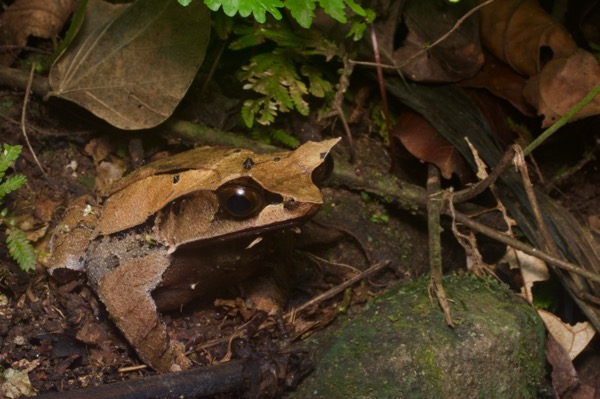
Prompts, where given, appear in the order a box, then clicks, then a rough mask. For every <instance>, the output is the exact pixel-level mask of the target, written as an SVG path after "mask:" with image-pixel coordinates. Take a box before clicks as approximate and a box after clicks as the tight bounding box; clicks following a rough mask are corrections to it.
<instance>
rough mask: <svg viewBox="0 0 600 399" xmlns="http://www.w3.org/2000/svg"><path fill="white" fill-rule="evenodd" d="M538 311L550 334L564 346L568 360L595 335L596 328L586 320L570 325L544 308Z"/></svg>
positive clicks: (582, 348) (579, 351) (577, 353)
mask: <svg viewBox="0 0 600 399" xmlns="http://www.w3.org/2000/svg"><path fill="white" fill-rule="evenodd" d="M538 313H539V315H540V317H541V318H542V320H543V321H544V324H545V325H546V328H547V329H548V331H549V332H550V334H552V336H553V337H554V339H555V340H556V341H557V342H558V343H559V344H560V345H561V346H562V347H563V348H565V350H566V351H567V354H568V355H569V359H570V360H573V359H575V358H576V357H577V355H579V354H580V353H581V351H582V350H584V349H585V347H586V346H587V345H588V344H589V343H590V341H591V340H592V338H594V335H596V330H595V329H594V327H593V326H592V325H591V324H590V323H589V322H587V321H585V322H582V323H577V324H575V325H570V324H567V323H565V322H563V321H562V320H561V319H560V318H559V317H558V316H556V315H555V314H552V313H550V312H547V311H545V310H542V309H538Z"/></svg>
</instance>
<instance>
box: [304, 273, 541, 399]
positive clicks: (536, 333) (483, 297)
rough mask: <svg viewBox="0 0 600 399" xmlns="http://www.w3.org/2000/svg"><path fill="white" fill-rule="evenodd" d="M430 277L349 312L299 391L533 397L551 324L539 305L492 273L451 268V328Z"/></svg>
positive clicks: (309, 394) (381, 396)
mask: <svg viewBox="0 0 600 399" xmlns="http://www.w3.org/2000/svg"><path fill="white" fill-rule="evenodd" d="M428 284H429V279H427V278H422V279H417V280H415V281H413V282H411V283H409V284H407V285H404V286H400V287H396V288H394V289H392V290H390V292H388V293H387V294H385V295H383V296H381V297H380V298H378V299H376V300H374V301H373V302H372V303H371V304H370V305H369V307H368V309H367V310H365V312H364V313H362V314H361V315H359V316H358V317H356V318H354V319H351V320H348V321H347V322H346V323H345V325H344V326H343V327H342V328H341V329H340V330H338V331H337V332H336V333H335V334H331V336H330V337H333V338H332V339H331V340H330V341H329V342H330V343H329V344H326V345H325V344H323V342H327V341H328V340H327V339H325V340H324V341H321V345H320V347H319V349H318V350H317V353H320V354H322V356H321V361H320V363H319V365H318V367H317V372H316V373H315V375H314V376H313V377H311V379H310V380H309V381H308V382H307V385H306V388H304V387H302V389H301V390H300V391H299V392H298V393H296V394H295V395H293V396H294V397H296V398H314V397H319V396H318V395H314V392H318V393H319V394H320V395H321V396H322V397H324V398H328V399H335V398H344V399H346V398H348V397H352V398H377V399H385V398H404V397H410V398H419V397H423V398H433V397H457V395H458V394H459V393H460V396H461V397H472V398H478V397H485V398H502V397H518V398H534V397H537V393H538V384H539V381H540V379H541V377H542V376H543V375H544V364H545V363H544V362H545V360H544V359H545V356H544V327H543V324H542V323H541V321H540V320H539V318H538V317H537V315H536V313H535V311H534V310H533V309H531V308H530V307H529V305H527V304H526V303H525V302H523V301H522V300H520V299H519V298H517V297H516V296H515V295H513V294H512V293H511V292H509V291H508V290H507V288H506V287H504V286H502V285H500V284H498V283H497V282H495V281H493V280H491V279H489V280H488V279H484V280H482V279H479V278H474V277H471V276H463V277H459V276H448V277H446V278H444V287H445V289H446V292H447V296H448V298H449V299H450V300H451V301H450V303H451V309H452V317H453V318H454V319H455V320H459V321H460V323H458V324H457V326H456V327H455V328H454V329H452V328H449V327H448V326H447V325H446V324H445V321H444V317H443V314H442V312H441V311H440V310H439V307H438V306H437V304H435V302H433V303H432V301H431V299H430V298H429V295H428V290H427V287H428Z"/></svg>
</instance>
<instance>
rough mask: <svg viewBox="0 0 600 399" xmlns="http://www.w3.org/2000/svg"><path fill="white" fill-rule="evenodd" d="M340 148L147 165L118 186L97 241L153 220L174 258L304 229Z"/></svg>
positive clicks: (214, 155)
mask: <svg viewBox="0 0 600 399" xmlns="http://www.w3.org/2000/svg"><path fill="white" fill-rule="evenodd" d="M338 141H339V139H331V140H326V141H322V142H319V143H315V142H308V143H306V144H304V145H302V146H301V147H299V148H298V149H296V150H295V151H287V152H280V153H275V154H256V153H253V152H251V151H248V150H240V149H233V150H232V149H223V148H208V147H203V148H198V149H195V150H191V151H188V152H185V153H182V154H180V155H177V156H175V157H170V158H166V159H165V160H162V161H158V162H155V163H153V164H149V165H147V166H146V167H144V168H141V169H139V170H138V171H136V172H135V173H133V174H132V175H130V176H128V177H127V178H125V179H124V180H123V181H121V182H119V183H118V184H117V186H116V188H115V190H114V192H113V193H112V195H110V196H109V198H108V199H107V200H106V201H105V204H104V209H103V212H102V215H101V217H100V220H99V223H98V229H97V233H98V234H101V235H107V234H112V233H116V232H119V231H124V230H126V229H128V228H131V227H134V226H137V225H140V224H143V223H146V222H147V221H148V220H151V219H152V218H151V217H152V216H154V219H153V220H154V233H155V235H156V237H157V239H158V240H159V241H161V242H163V243H164V244H166V245H168V246H169V247H170V249H171V250H175V249H176V248H177V246H179V245H182V244H192V243H197V244H204V243H205V242H209V241H211V240H226V239H229V238H233V237H240V236H250V235H251V236H254V235H258V234H260V233H262V232H264V231H270V230H274V229H278V228H284V227H290V226H295V225H298V224H300V223H302V222H303V221H305V220H307V219H308V218H309V217H311V216H312V215H314V214H315V213H316V212H317V210H318V209H319V207H320V205H321V204H322V202H323V199H322V196H321V191H320V189H319V187H318V184H319V183H320V182H321V181H322V180H323V177H324V175H326V174H327V169H330V164H329V160H328V154H329V152H330V150H331V148H332V147H333V146H334V145H335V144H336V143H337V142H338Z"/></svg>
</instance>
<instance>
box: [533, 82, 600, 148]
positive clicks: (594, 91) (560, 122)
mask: <svg viewBox="0 0 600 399" xmlns="http://www.w3.org/2000/svg"><path fill="white" fill-rule="evenodd" d="M598 93H600V85H598V86H596V87H594V88H593V89H592V91H590V92H589V93H588V94H587V95H586V96H585V97H583V99H582V100H581V101H580V102H578V103H577V104H575V106H574V107H573V108H571V109H570V110H569V112H567V113H566V114H565V115H564V116H563V117H562V118H560V119H559V120H557V121H556V122H554V124H553V125H552V126H550V127H549V128H548V129H546V130H545V131H544V132H543V133H542V134H541V135H540V136H539V137H538V138H537V139H535V140H533V142H532V143H531V144H529V145H528V146H527V148H525V149H524V150H523V154H524V155H529V153H531V151H533V150H535V149H536V148H537V147H538V146H539V145H540V144H542V143H543V142H544V141H545V140H546V139H547V138H548V137H550V136H551V135H553V134H554V133H555V132H556V131H557V130H558V129H560V128H561V127H563V126H564V125H566V124H567V122H569V120H570V119H571V118H572V117H573V116H574V115H575V114H576V113H578V112H579V111H581V109H582V108H583V107H585V106H586V105H587V104H588V103H589V102H590V101H592V100H593V99H594V97H596V95H598Z"/></svg>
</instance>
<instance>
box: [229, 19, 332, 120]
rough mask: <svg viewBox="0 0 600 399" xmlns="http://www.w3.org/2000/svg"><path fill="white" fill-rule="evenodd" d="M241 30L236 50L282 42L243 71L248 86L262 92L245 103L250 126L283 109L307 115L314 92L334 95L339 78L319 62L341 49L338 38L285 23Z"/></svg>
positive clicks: (234, 45) (272, 117) (244, 115)
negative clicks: (334, 80) (333, 77)
mask: <svg viewBox="0 0 600 399" xmlns="http://www.w3.org/2000/svg"><path fill="white" fill-rule="evenodd" d="M235 33H237V34H238V35H239V37H238V39H237V40H236V41H235V42H233V43H232V45H231V47H232V48H233V49H235V50H240V49H245V48H248V47H253V46H258V45H263V44H271V45H275V44H276V45H277V46H276V47H275V48H274V49H273V50H270V51H265V52H262V53H259V54H257V55H255V56H253V57H252V58H250V63H249V64H247V65H245V66H243V67H242V70H241V71H240V73H239V75H238V77H239V79H240V80H241V81H242V82H244V89H247V90H252V91H254V92H255V93H257V94H258V96H257V97H253V98H250V99H247V100H246V101H245V102H244V104H243V107H242V118H243V119H244V122H245V123H246V125H247V126H248V127H252V126H253V125H254V123H255V122H257V123H259V124H261V125H269V124H271V123H272V122H273V121H274V120H275V117H276V116H277V114H279V113H281V112H289V111H291V110H296V111H298V112H299V113H300V114H301V115H308V113H309V111H310V109H309V105H308V102H307V100H306V97H307V96H308V95H311V96H313V97H317V98H323V99H325V100H326V101H328V100H330V99H331V98H333V95H334V84H333V83H332V82H331V81H329V80H328V79H327V78H326V77H325V76H324V72H323V70H324V68H322V67H318V66H317V63H318V62H319V61H320V62H322V61H323V59H324V60H330V59H331V58H333V57H334V56H335V55H336V54H337V52H338V51H339V50H338V47H337V45H336V43H334V42H332V41H329V40H327V39H325V38H323V37H322V36H321V34H320V33H318V32H312V31H306V32H303V34H302V35H300V33H297V32H293V31H292V30H291V29H290V28H288V27H286V26H285V25H283V24H278V25H277V26H276V27H275V26H271V25H264V26H262V27H258V28H257V27H238V28H237V29H236V30H235ZM318 56H321V57H318Z"/></svg>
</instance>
